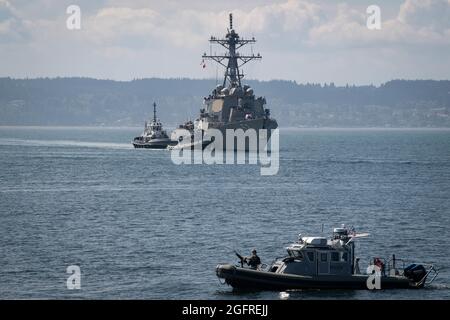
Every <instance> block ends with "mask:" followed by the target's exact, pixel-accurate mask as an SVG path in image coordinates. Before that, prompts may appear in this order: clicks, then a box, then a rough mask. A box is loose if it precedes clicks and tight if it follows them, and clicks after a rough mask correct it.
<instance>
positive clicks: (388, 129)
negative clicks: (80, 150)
mask: <svg viewBox="0 0 450 320" xmlns="http://www.w3.org/2000/svg"><path fill="white" fill-rule="evenodd" d="M165 127H166V128H167V129H168V130H174V129H175V128H176V127H173V126H165ZM0 129H44V130H45V129H48V130H65V129H73V130H85V129H90V130H93V129H94V130H95V129H98V130H136V129H137V130H141V129H142V126H89V125H86V126H53V125H49V126H45V125H43V126H37V125H0ZM279 129H280V130H282V131H364V130H367V131H412V130H418V131H419V130H420V131H450V127H279Z"/></svg>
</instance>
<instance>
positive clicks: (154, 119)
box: [153, 102, 156, 122]
mask: <svg viewBox="0 0 450 320" xmlns="http://www.w3.org/2000/svg"><path fill="white" fill-rule="evenodd" d="M153 121H154V122H156V102H153Z"/></svg>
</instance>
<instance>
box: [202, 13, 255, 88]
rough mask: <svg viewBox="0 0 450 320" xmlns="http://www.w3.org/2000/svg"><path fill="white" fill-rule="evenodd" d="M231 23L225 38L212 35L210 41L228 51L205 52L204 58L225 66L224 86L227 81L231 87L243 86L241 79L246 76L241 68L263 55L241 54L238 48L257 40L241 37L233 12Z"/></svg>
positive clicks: (230, 17)
mask: <svg viewBox="0 0 450 320" xmlns="http://www.w3.org/2000/svg"><path fill="white" fill-rule="evenodd" d="M229 20H230V25H229V29H228V28H227V31H228V32H227V34H226V35H225V38H222V39H220V38H216V37H213V36H212V37H211V38H210V40H209V42H210V45H211V44H216V45H220V46H222V47H223V48H225V50H226V53H224V54H211V49H210V54H209V55H207V54H206V53H205V54H203V56H202V58H203V59H204V60H213V61H215V62H217V63H218V64H220V65H221V66H223V67H224V68H225V75H224V79H223V86H224V87H225V86H226V85H227V83H228V84H229V86H230V87H241V79H242V78H243V77H244V74H243V73H242V71H241V68H242V66H243V65H244V64H246V63H248V62H250V61H252V60H261V58H262V57H261V55H260V54H259V53H258V54H256V55H255V54H254V53H253V52H252V53H251V54H240V53H239V52H238V49H239V48H241V47H243V46H245V45H247V44H250V45H252V44H254V43H255V42H256V40H255V38H253V37H252V38H251V39H244V38H240V37H239V35H238V33H237V32H236V31H235V30H234V28H233V14H232V13H230V15H229ZM210 47H211V46H210Z"/></svg>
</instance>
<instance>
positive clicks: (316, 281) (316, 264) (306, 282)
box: [216, 226, 438, 290]
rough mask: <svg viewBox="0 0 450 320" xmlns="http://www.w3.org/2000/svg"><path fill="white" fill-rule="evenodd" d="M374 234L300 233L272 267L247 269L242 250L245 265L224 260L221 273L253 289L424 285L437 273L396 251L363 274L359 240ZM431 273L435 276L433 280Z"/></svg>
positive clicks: (346, 231)
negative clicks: (357, 250) (398, 255)
mask: <svg viewBox="0 0 450 320" xmlns="http://www.w3.org/2000/svg"><path fill="white" fill-rule="evenodd" d="M368 235H369V234H367V233H364V234H357V233H356V232H354V229H348V228H346V227H345V226H342V227H341V228H334V230H333V235H332V237H331V238H330V239H327V238H325V237H302V236H301V235H299V239H298V241H297V242H296V243H293V244H291V245H289V246H288V247H287V248H286V249H287V253H288V255H287V256H285V257H282V258H277V259H275V261H274V262H273V263H272V264H270V265H264V264H259V265H258V266H256V267H255V268H247V267H244V261H246V260H247V258H244V257H242V256H241V255H239V254H238V253H237V252H236V255H237V256H238V257H239V258H240V265H231V264H220V265H218V266H217V267H216V275H217V276H218V277H219V279H224V280H225V283H227V284H228V285H231V286H232V287H234V288H238V289H253V290H254V289H260V290H290V289H399V288H405V289H406V288H423V287H424V286H425V284H427V285H428V284H430V283H431V282H433V281H434V279H435V278H436V277H437V275H438V271H437V270H436V269H435V267H434V266H433V265H431V264H418V263H413V264H408V265H406V262H405V261H404V260H403V259H398V258H396V257H395V255H393V256H392V258H391V259H389V260H388V261H386V260H385V259H383V258H379V257H378V258H374V259H373V260H372V261H371V262H370V264H369V267H370V268H371V269H369V268H368V272H369V270H371V271H373V270H374V271H375V272H376V273H374V274H367V273H361V272H360V270H359V265H358V261H359V259H358V258H355V244H354V241H355V240H356V239H357V238H361V237H366V236H368ZM258 261H259V259H258ZM430 275H431V276H430ZM429 276H430V277H431V279H429V280H427V278H428V277H429ZM376 277H378V279H376ZM374 279H375V280H374ZM377 280H378V282H377ZM372 281H374V282H372ZM426 282H427V283H426ZM369 283H370V284H369ZM373 283H375V284H376V283H378V287H373V286H372V287H371V284H372V285H373Z"/></svg>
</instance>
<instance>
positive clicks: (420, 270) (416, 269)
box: [403, 263, 427, 282]
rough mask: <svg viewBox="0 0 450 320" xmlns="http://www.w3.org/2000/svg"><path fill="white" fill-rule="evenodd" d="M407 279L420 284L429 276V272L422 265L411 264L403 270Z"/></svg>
mask: <svg viewBox="0 0 450 320" xmlns="http://www.w3.org/2000/svg"><path fill="white" fill-rule="evenodd" d="M403 274H404V275H405V277H407V278H409V279H411V280H412V281H414V282H419V281H421V280H422V279H423V277H425V275H426V274H427V270H426V269H425V267H424V266H423V265H421V264H415V263H413V264H410V265H409V266H407V267H406V268H405V269H404V270H403Z"/></svg>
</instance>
